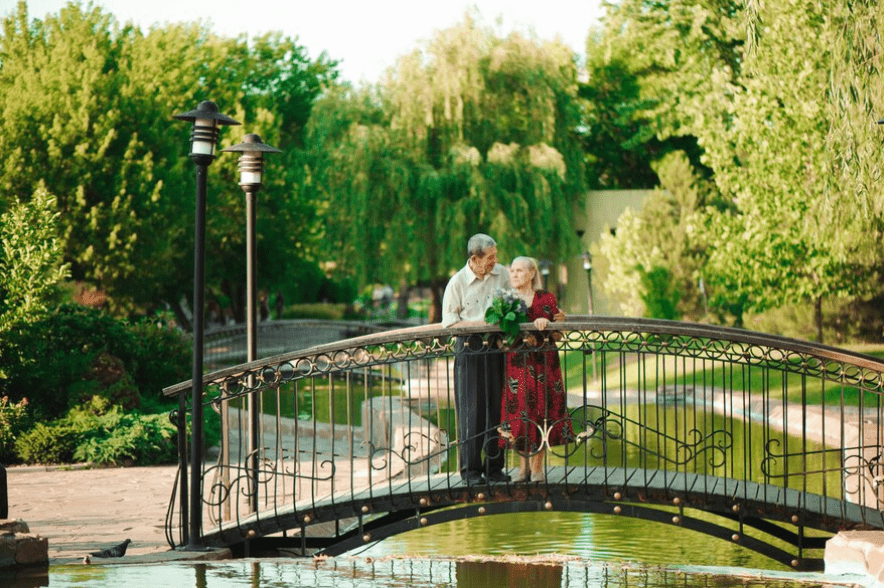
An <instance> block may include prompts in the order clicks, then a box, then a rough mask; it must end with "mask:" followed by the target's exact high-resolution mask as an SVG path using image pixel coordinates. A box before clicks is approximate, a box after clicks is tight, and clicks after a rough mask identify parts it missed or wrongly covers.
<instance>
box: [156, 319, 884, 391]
mask: <svg viewBox="0 0 884 588" xmlns="http://www.w3.org/2000/svg"><path fill="white" fill-rule="evenodd" d="M520 329H521V330H522V331H530V330H532V329H533V327H532V326H531V325H530V324H523V325H521V326H520ZM548 329H549V330H555V331H560V332H562V333H571V334H573V333H585V332H597V333H604V332H607V333H620V334H627V335H629V334H648V335H660V336H662V337H665V338H666V339H663V340H660V341H654V342H651V343H650V344H648V343H647V342H646V343H645V345H642V343H641V342H635V343H634V344H633V345H630V344H626V345H624V344H623V343H622V342H621V343H620V345H621V346H622V347H624V350H626V351H635V352H651V351H656V352H657V353H660V352H661V349H660V348H662V352H663V353H667V352H668V353H669V354H673V355H689V356H691V355H693V356H697V354H696V353H694V354H691V353H688V352H687V351H688V347H687V346H685V345H683V346H682V347H681V348H678V347H676V346H674V345H672V344H670V343H669V342H668V338H670V337H673V336H684V337H689V338H691V339H706V340H709V341H718V342H726V343H728V344H746V345H749V346H753V347H757V348H767V349H773V350H777V351H788V352H791V353H794V354H796V356H797V357H809V358H816V359H818V360H824V361H827V362H830V363H827V364H826V365H825V366H823V367H824V369H822V370H819V369H810V371H811V372H813V373H814V374H815V375H820V376H821V377H824V378H826V379H828V380H830V381H836V382H843V381H844V379H845V378H847V379H848V380H849V382H848V383H850V384H851V385H855V386H860V387H862V388H863V389H864V390H867V391H870V392H876V393H878V394H884V360H881V359H878V358H876V357H874V356H872V355H867V354H863V353H858V352H854V351H849V350H844V349H840V348H837V347H832V346H829V345H824V344H820V343H814V342H811V341H805V340H801V339H794V338H790V337H782V336H779V335H771V334H767V333H760V332H756V331H749V330H744V329H737V328H733V327H723V326H718V325H708V324H703V323H689V322H682V321H669V320H664V319H646V318H632V317H611V316H598V315H570V316H569V317H568V319H567V320H566V321H563V322H560V323H551V324H550V326H549V327H548ZM489 333H500V329H499V328H497V327H496V326H494V325H475V326H468V327H455V328H448V329H446V328H443V327H442V325H441V324H440V323H433V324H429V325H421V326H417V327H407V328H403V329H395V330H387V331H383V332H380V333H374V334H369V335H362V336H359V337H354V338H350V339H345V340H342V341H338V342H335V343H329V344H325V345H317V346H314V347H310V348H308V349H302V350H298V351H293V352H288V353H283V354H280V355H275V356H272V357H267V358H262V359H259V360H256V361H253V362H250V363H244V364H240V365H237V366H233V367H229V368H223V369H220V370H217V371H214V372H211V373H209V374H206V375H205V376H204V378H203V385H204V386H205V385H208V384H212V383H218V382H222V381H224V380H228V379H230V378H233V377H236V376H242V375H246V374H250V373H254V372H255V370H258V369H260V368H267V367H269V366H273V365H280V364H285V363H291V362H293V361H298V360H302V359H305V358H310V357H318V356H331V355H333V354H335V353H339V352H344V351H348V350H353V349H360V348H365V347H369V346H383V345H388V344H392V343H402V342H405V341H408V340H410V339H413V340H414V341H421V340H434V339H435V340H437V341H438V340H439V339H448V340H453V339H454V338H457V337H462V336H471V335H487V334H489ZM586 342H590V343H597V344H599V345H604V344H611V340H605V339H601V338H596V339H591V340H589V341H586V340H581V339H579V338H577V339H575V338H571V337H568V336H567V335H566V338H565V339H563V340H562V341H560V343H559V347H560V350H565V351H566V350H569V349H572V348H574V349H576V348H578V347H575V344H580V345H581V346H582V345H583V344H585V343H586ZM452 349H453V348H452V347H451V345H448V344H442V346H441V347H437V348H436V349H435V351H434V353H435V354H436V355H437V356H443V355H446V354H451V352H452ZM703 351H708V352H709V356H710V358H712V357H719V356H721V355H722V354H726V353H727V352H728V350H727V349H722V348H712V349H711V350H706V349H704V350H703ZM736 356H737V357H741V358H742V359H743V360H744V362H745V363H762V362H765V361H770V362H776V363H784V360H785V359H786V358H787V357H786V356H782V355H777V356H774V357H767V356H764V355H760V356H759V355H757V354H755V355H753V354H751V353H749V352H748V351H747V350H745V349H743V350H740V351H739V352H738V353H737V354H736ZM753 360H754V361H753ZM380 363H386V362H385V361H377V362H366V363H365V364H363V365H366V366H367V365H377V364H380ZM845 365H847V366H853V367H856V368H860V369H863V370H868V371H869V372H862V373H856V372H845V371H844V369H843V366H845ZM838 366H842V367H841V368H840V369H839V368H838ZM801 367H802V370H803V369H808V368H812V367H814V366H810V365H806V364H805V365H802V366H801ZM802 370H797V369H791V370H789V371H793V372H796V373H801V371H802ZM191 387H192V380H186V381H183V382H180V383H178V384H174V385H172V386H169V387H166V388H164V389H163V395H165V396H175V395H177V394H179V393H181V392H184V391H186V390H190V389H191Z"/></svg>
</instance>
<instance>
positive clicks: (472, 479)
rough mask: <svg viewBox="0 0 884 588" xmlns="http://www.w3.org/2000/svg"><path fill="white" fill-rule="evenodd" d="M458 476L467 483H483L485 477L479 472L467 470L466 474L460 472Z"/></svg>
mask: <svg viewBox="0 0 884 588" xmlns="http://www.w3.org/2000/svg"><path fill="white" fill-rule="evenodd" d="M460 477H461V478H462V479H463V481H464V482H465V483H466V484H468V485H475V484H484V483H485V478H483V477H482V474H479V473H477V472H468V473H466V474H462V475H461V476H460Z"/></svg>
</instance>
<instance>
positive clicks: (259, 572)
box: [0, 513, 860, 588]
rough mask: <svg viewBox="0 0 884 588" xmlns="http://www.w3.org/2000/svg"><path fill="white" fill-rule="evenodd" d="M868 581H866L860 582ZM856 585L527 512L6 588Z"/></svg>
mask: <svg viewBox="0 0 884 588" xmlns="http://www.w3.org/2000/svg"><path fill="white" fill-rule="evenodd" d="M854 580H856V581H859V580H860V579H854ZM833 583H834V584H843V585H850V584H851V581H850V579H849V578H844V577H837V578H830V577H826V576H824V575H822V574H817V573H794V572H791V571H789V570H788V569H787V568H785V567H784V566H782V565H780V564H779V563H777V562H775V561H773V560H770V559H768V558H766V557H764V556H761V555H759V554H757V553H754V552H752V551H750V550H748V549H745V548H743V547H740V546H738V545H735V544H732V543H729V542H727V541H721V540H717V539H711V538H709V537H708V536H706V535H702V534H699V533H695V532H692V531H689V530H687V529H682V528H678V527H672V526H668V525H661V524H659V523H650V522H646V521H640V520H635V519H626V518H621V517H616V516H612V515H597V514H575V513H522V514H508V515H496V516H489V517H486V518H480V519H469V520H462V521H454V522H451V523H447V524H443V525H436V526H434V527H430V528H427V529H421V530H417V531H412V532H410V533H406V534H403V535H399V536H396V537H392V538H390V539H387V540H385V541H382V542H379V543H375V544H372V545H369V546H368V547H366V548H365V549H363V550H362V551H361V552H356V553H352V554H351V555H349V556H345V557H338V558H329V559H318V560H315V561H314V560H303V559H297V558H293V559H281V558H275V559H261V560H257V559H240V560H231V561H224V562H212V563H205V564H192V563H168V564H162V565H111V566H106V565H103V566H95V565H93V566H84V565H69V566H53V567H51V568H49V569H48V571H47V570H31V571H25V572H19V573H18V574H12V573H6V574H5V575H4V573H3V572H2V571H0V586H3V587H4V588H36V587H41V586H50V587H51V588H75V587H76V588H83V587H89V588H92V587H96V588H110V587H117V586H120V587H122V586H125V587H127V588H129V587H132V588H141V587H144V588H158V587H163V588H238V587H249V588H259V587H260V588H265V587H267V588H270V587H282V586H285V587H289V586H291V587H304V588H321V587H322V588H324V587H329V588H351V587H352V588H356V587H358V588H381V587H396V586H402V587H405V586H415V587H428V588H429V587H434V588H441V587H452V588H453V587H458V588H504V587H506V588H510V587H513V588H515V587H518V588H521V587H523V586H529V587H531V588H576V587H587V588H588V587H592V588H596V587H598V588H626V587H633V588H641V587H647V588H676V587H679V588H692V587H695V586H696V587H700V586H703V587H722V588H725V587H731V586H734V587H736V586H759V587H760V586H770V587H772V588H799V587H804V588H807V587H808V586H823V585H827V584H833Z"/></svg>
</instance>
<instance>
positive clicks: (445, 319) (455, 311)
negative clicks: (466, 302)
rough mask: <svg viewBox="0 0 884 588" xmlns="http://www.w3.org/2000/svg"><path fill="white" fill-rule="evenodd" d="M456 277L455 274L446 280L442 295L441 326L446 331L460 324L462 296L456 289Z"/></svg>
mask: <svg viewBox="0 0 884 588" xmlns="http://www.w3.org/2000/svg"><path fill="white" fill-rule="evenodd" d="M457 277H458V275H457V274H455V275H454V277H452V278H451V279H450V280H448V284H447V285H446V286H445V293H444V294H443V295H442V326H443V327H444V328H446V329H447V328H449V327H453V326H455V325H457V323H458V322H460V309H461V308H463V302H462V298H463V294H462V292H460V290H459V288H458V284H457V282H458V281H459V280H458V279H457Z"/></svg>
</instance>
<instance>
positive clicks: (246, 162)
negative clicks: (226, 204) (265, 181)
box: [221, 133, 282, 191]
mask: <svg viewBox="0 0 884 588" xmlns="http://www.w3.org/2000/svg"><path fill="white" fill-rule="evenodd" d="M221 153H241V154H242V155H240V158H239V185H240V186H242V189H243V190H246V189H247V188H248V189H251V190H252V191H256V190H258V189H260V187H261V184H262V177H261V175H262V172H263V170H264V154H265V153H282V151H280V150H279V149H277V148H276V147H271V146H270V145H267V144H265V143H264V142H263V141H261V137H259V136H258V135H256V134H254V133H249V134H248V135H246V136H245V137H243V139H242V143H239V144H237V145H234V146H232V147H228V148H227V149H222V150H221Z"/></svg>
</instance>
